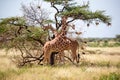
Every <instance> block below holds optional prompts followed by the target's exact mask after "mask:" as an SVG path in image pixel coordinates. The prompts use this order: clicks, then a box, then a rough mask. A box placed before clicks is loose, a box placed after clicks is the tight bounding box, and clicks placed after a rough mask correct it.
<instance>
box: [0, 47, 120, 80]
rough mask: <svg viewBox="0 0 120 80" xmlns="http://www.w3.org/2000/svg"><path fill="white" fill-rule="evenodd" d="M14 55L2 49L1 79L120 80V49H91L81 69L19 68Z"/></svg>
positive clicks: (74, 67) (80, 65)
mask: <svg viewBox="0 0 120 80" xmlns="http://www.w3.org/2000/svg"><path fill="white" fill-rule="evenodd" d="M12 54H15V52H14V51H9V52H8V54H6V53H5V51H4V50H0V80H120V47H112V48H109V47H106V48H93V47H92V48H87V51H86V54H85V55H82V56H81V60H80V61H81V62H80V64H79V66H77V67H76V66H75V65H73V64H72V63H67V64H65V65H55V66H40V65H34V66H32V67H29V66H25V67H22V68H17V67H16V65H15V64H14V63H12V62H11V60H10V58H11V55H12Z"/></svg>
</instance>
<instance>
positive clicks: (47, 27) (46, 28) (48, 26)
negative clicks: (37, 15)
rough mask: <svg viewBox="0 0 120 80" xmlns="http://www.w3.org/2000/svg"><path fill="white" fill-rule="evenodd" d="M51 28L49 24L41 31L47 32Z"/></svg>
mask: <svg viewBox="0 0 120 80" xmlns="http://www.w3.org/2000/svg"><path fill="white" fill-rule="evenodd" d="M51 28H52V25H51V24H48V25H47V26H43V30H44V31H45V30H48V29H51Z"/></svg>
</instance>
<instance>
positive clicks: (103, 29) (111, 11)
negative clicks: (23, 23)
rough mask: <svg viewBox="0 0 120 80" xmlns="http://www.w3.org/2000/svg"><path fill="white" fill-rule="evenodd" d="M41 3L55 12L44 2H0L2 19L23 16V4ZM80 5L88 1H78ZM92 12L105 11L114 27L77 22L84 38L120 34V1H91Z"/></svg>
mask: <svg viewBox="0 0 120 80" xmlns="http://www.w3.org/2000/svg"><path fill="white" fill-rule="evenodd" d="M38 1H39V2H40V3H39V4H40V5H42V7H43V8H44V9H46V10H48V11H50V12H52V11H54V10H52V9H49V8H50V5H49V4H48V3H45V2H43V1H42V0H0V18H7V17H12V16H22V11H21V4H26V5H28V4H29V3H30V2H38ZM76 1H77V2H78V3H81V2H83V1H88V0H76ZM89 2H90V10H92V11H95V10H105V11H106V12H105V13H106V15H109V16H111V18H112V25H111V26H109V27H108V26H107V25H106V24H103V23H100V25H98V26H96V25H93V24H91V25H90V26H89V27H87V26H86V23H83V22H81V21H75V22H74V23H75V25H76V27H77V28H76V31H79V30H80V31H83V34H82V37H86V38H88V37H95V38H97V37H100V38H104V37H107V38H109V37H115V36H116V35H118V34H120V28H119V27H120V22H119V21H120V20H119V19H120V16H119V15H120V9H119V8H120V6H119V5H120V4H119V3H120V0H89Z"/></svg>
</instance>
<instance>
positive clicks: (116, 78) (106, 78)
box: [99, 72, 120, 80]
mask: <svg viewBox="0 0 120 80" xmlns="http://www.w3.org/2000/svg"><path fill="white" fill-rule="evenodd" d="M99 80H120V73H115V72H114V73H110V74H109V75H101V76H100V78H99Z"/></svg>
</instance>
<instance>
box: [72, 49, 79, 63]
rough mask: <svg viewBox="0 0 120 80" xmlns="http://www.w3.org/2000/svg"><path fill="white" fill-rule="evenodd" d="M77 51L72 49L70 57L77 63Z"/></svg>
mask: <svg viewBox="0 0 120 80" xmlns="http://www.w3.org/2000/svg"><path fill="white" fill-rule="evenodd" d="M77 57H78V56H77V53H76V50H72V58H73V62H74V61H75V60H76V62H77V63H79V60H78V58H77Z"/></svg>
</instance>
